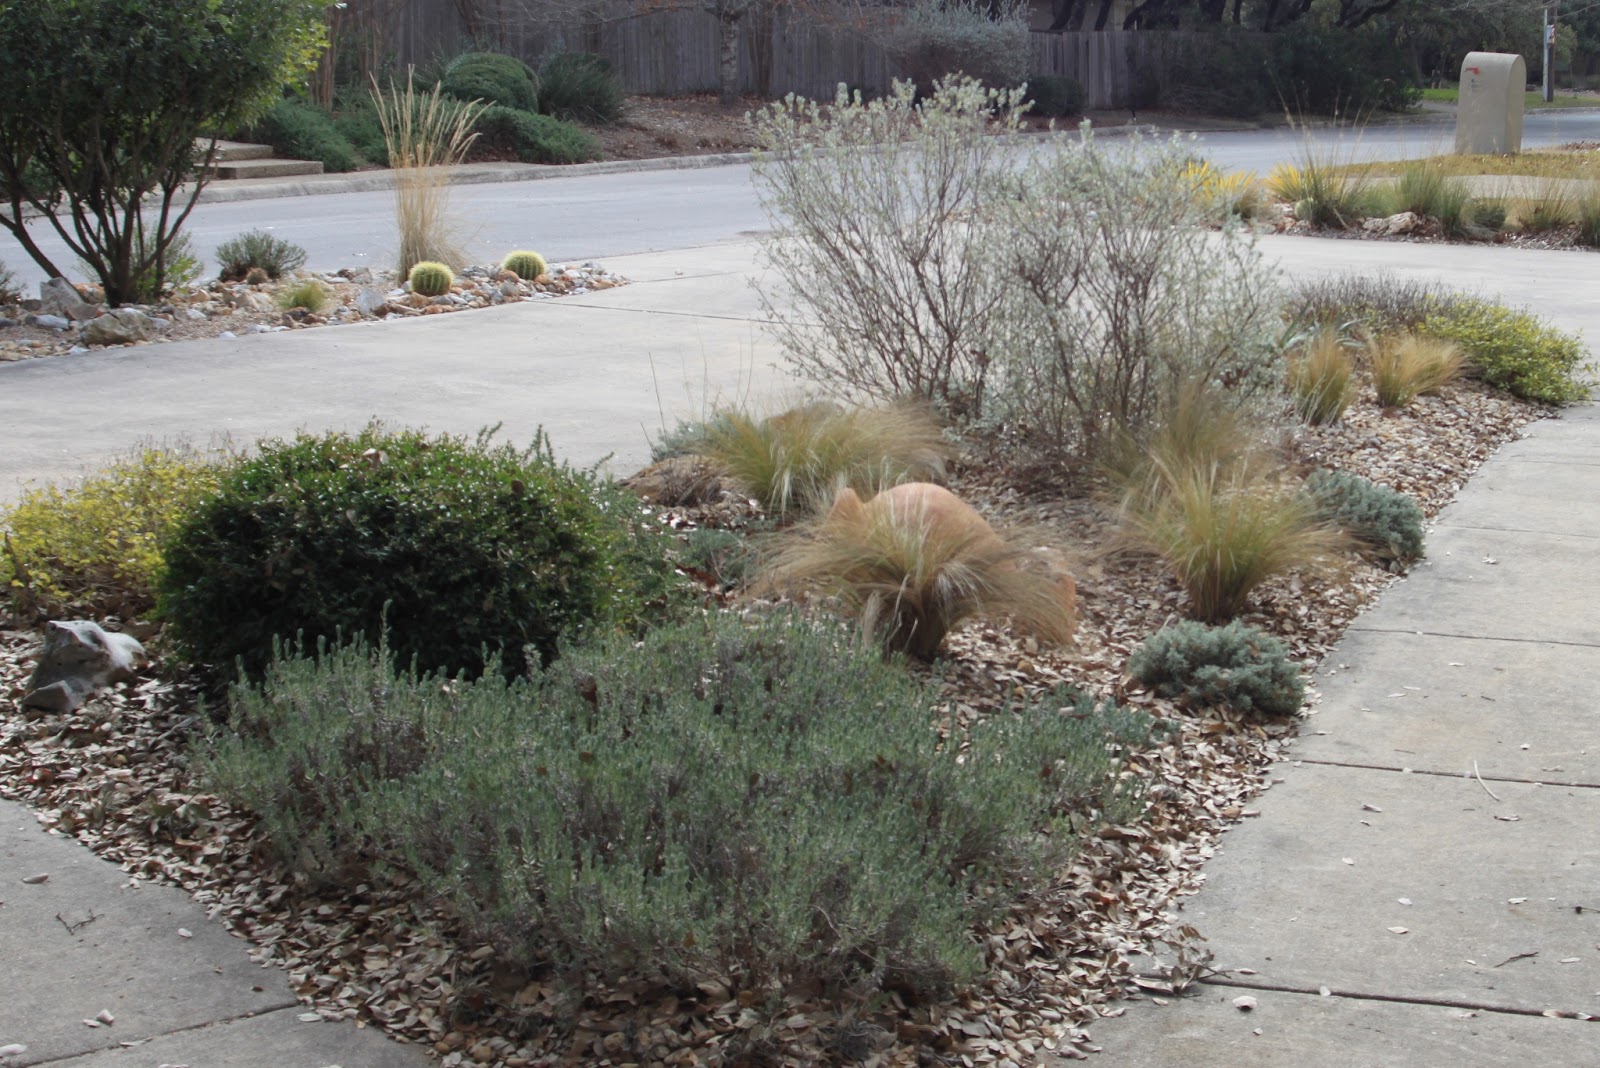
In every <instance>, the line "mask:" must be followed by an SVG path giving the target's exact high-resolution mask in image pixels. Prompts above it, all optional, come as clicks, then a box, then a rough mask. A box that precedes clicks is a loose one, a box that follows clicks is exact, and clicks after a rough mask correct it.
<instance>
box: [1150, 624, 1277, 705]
mask: <svg viewBox="0 0 1600 1068" xmlns="http://www.w3.org/2000/svg"><path fill="white" fill-rule="evenodd" d="M1128 674H1130V675H1132V676H1133V677H1134V678H1135V679H1137V680H1138V681H1139V682H1141V683H1143V684H1144V685H1146V686H1149V687H1151V688H1153V689H1154V690H1155V691H1156V693H1158V694H1160V695H1161V696H1162V697H1174V698H1177V699H1179V700H1181V701H1182V702H1183V703H1184V704H1186V705H1188V706H1190V707H1192V708H1214V707H1217V706H1227V707H1229V708H1232V709H1234V710H1235V711H1237V712H1241V713H1244V714H1246V715H1251V716H1256V717H1258V718H1264V717H1268V716H1292V715H1294V714H1295V713H1296V712H1298V711H1299V710H1300V704H1301V702H1302V701H1304V700H1305V682H1304V680H1302V679H1301V677H1300V669H1299V668H1298V667H1296V666H1295V664H1294V662H1293V661H1291V660H1290V659H1289V650H1288V649H1287V648H1286V647H1285V646H1284V644H1283V643H1282V642H1280V641H1279V640H1278V639H1276V638H1274V637H1273V636H1272V635H1270V634H1268V633H1266V632H1265V631H1263V630H1261V629H1259V628H1257V627H1252V626H1250V625H1248V624H1246V623H1244V622H1243V621H1242V620H1237V619H1236V620H1234V621H1233V622H1232V623H1229V624H1228V625H1227V626H1223V627H1213V626H1207V625H1206V624H1204V623H1196V622H1194V621H1192V620H1185V621H1184V622H1182V623H1177V624H1174V625H1173V626H1170V627H1164V628H1162V629H1161V630H1158V631H1156V632H1155V633H1154V634H1152V635H1151V636H1150V637H1149V638H1147V639H1145V643H1144V644H1143V645H1141V646H1140V647H1139V648H1138V649H1136V650H1135V651H1134V653H1133V655H1132V656H1131V657H1129V658H1128Z"/></svg>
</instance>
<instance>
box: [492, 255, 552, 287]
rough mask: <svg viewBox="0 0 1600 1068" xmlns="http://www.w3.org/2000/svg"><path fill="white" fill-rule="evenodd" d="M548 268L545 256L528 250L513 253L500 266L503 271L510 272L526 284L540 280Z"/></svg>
mask: <svg viewBox="0 0 1600 1068" xmlns="http://www.w3.org/2000/svg"><path fill="white" fill-rule="evenodd" d="M548 267H549V264H547V263H545V261H544V257H543V256H541V255H539V254H538V253H537V252H528V251H526V250H524V251H520V252H513V253H511V254H510V255H509V256H507V257H506V258H505V261H504V262H503V263H501V264H500V268H501V270H505V271H510V272H511V273H512V274H514V275H516V276H517V277H518V278H521V279H522V280H523V281H525V282H531V281H533V280H534V279H535V278H538V277H539V276H540V275H541V274H544V272H545V270H546V268H548Z"/></svg>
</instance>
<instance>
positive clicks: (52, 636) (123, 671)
mask: <svg viewBox="0 0 1600 1068" xmlns="http://www.w3.org/2000/svg"><path fill="white" fill-rule="evenodd" d="M144 659H145V654H144V646H142V645H140V644H139V642H138V641H137V640H136V639H135V638H133V637H132V636H131V635H128V634H116V633H113V632H111V631H108V630H106V629H105V628H104V627H102V626H100V624H98V623H95V622H92V621H89V620H74V621H58V620H52V621H51V622H49V623H46V624H45V632H44V650H43V652H41V653H40V654H39V664H38V666H37V667H36V668H34V671H33V678H32V679H31V680H29V682H28V688H27V690H26V691H25V692H24V693H23V695H22V707H23V708H24V709H34V710H37V711H41V712H56V713H64V712H71V711H73V710H75V709H77V708H78V707H79V706H80V705H82V704H83V702H84V701H86V700H88V699H89V696H90V695H91V694H93V693H94V692H95V691H96V690H98V689H99V688H100V687H102V686H105V685H107V684H109V683H113V682H121V681H123V680H125V679H130V678H132V677H133V674H134V672H135V671H136V670H137V669H138V667H139V665H140V664H141V663H143V662H144Z"/></svg>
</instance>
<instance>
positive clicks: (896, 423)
mask: <svg viewBox="0 0 1600 1068" xmlns="http://www.w3.org/2000/svg"><path fill="white" fill-rule="evenodd" d="M693 447H694V448H695V449H696V450H697V451H699V452H701V453H702V454H703V455H705V456H706V457H707V458H709V459H710V460H711V461H712V462H713V463H715V464H716V465H717V466H718V467H719V468H721V469H722V470H723V471H724V472H725V473H726V475H727V476H728V478H730V479H731V480H732V481H733V482H735V483H737V484H738V485H739V486H741V487H742V488H743V489H744V490H745V492H747V493H749V494H750V495H751V496H753V497H755V498H756V499H757V500H759V501H760V502H761V506H762V507H763V508H765V509H766V510H767V512H768V513H769V514H771V515H774V516H778V517H780V518H783V517H787V516H789V515H791V514H792V513H795V512H800V513H807V512H816V511H820V510H821V509H823V508H826V507H828V505H829V504H830V503H831V502H832V501H833V497H834V494H835V493H836V492H838V490H839V489H840V488H841V487H844V486H848V487H849V488H851V489H853V490H855V491H856V492H857V493H860V494H862V495H864V496H868V497H870V496H871V495H872V494H874V493H876V492H877V491H878V490H880V489H883V488H884V487H886V486H893V485H895V484H897V483H900V482H910V481H940V480H942V479H943V478H944V472H945V462H946V460H947V459H948V457H949V455H950V447H949V445H948V443H947V442H946V441H945V439H944V436H943V432H942V430H941V428H940V425H939V423H938V421H937V420H935V419H934V417H933V415H932V413H931V412H930V411H929V410H928V409H927V408H926V407H924V406H918V405H894V406H891V407H886V408H844V407H840V406H839V405H837V404H832V403H829V402H826V401H817V402H813V403H810V404H803V405H800V406H799V407H796V408H792V409H790V410H789V411H786V412H783V413H781V414H779V415H772V416H767V417H766V418H756V417H754V416H752V415H749V414H748V413H745V412H741V411H736V410H726V411H722V412H719V413H718V414H716V415H715V416H713V417H712V418H711V419H710V420H709V421H708V422H707V423H706V425H705V427H704V429H703V431H702V432H701V435H700V437H699V440H698V441H696V442H695V443H694V445H693Z"/></svg>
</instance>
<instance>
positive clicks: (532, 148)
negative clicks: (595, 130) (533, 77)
mask: <svg viewBox="0 0 1600 1068" xmlns="http://www.w3.org/2000/svg"><path fill="white" fill-rule="evenodd" d="M472 128H473V130H474V131H475V132H476V133H477V135H478V139H477V140H476V141H474V142H473V144H472V151H471V154H470V155H471V158H473V159H482V158H484V157H488V156H500V157H503V156H507V155H510V156H515V157H516V158H517V159H519V160H521V161H522V162H524V163H582V162H583V161H584V160H591V159H595V158H596V157H598V156H599V155H600V143H599V142H598V141H596V140H595V139H594V138H592V137H590V136H589V135H588V134H587V133H585V132H584V131H583V130H581V129H579V128H578V127H576V126H574V125H572V123H570V122H563V121H562V120H560V119H553V118H551V117H550V116H549V115H538V114H535V113H533V112H531V111H520V110H518V109H516V108H507V107H499V106H495V107H489V108H485V109H484V110H483V113H482V114H481V115H479V116H478V119H477V121H476V122H474V123H473V125H472Z"/></svg>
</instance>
